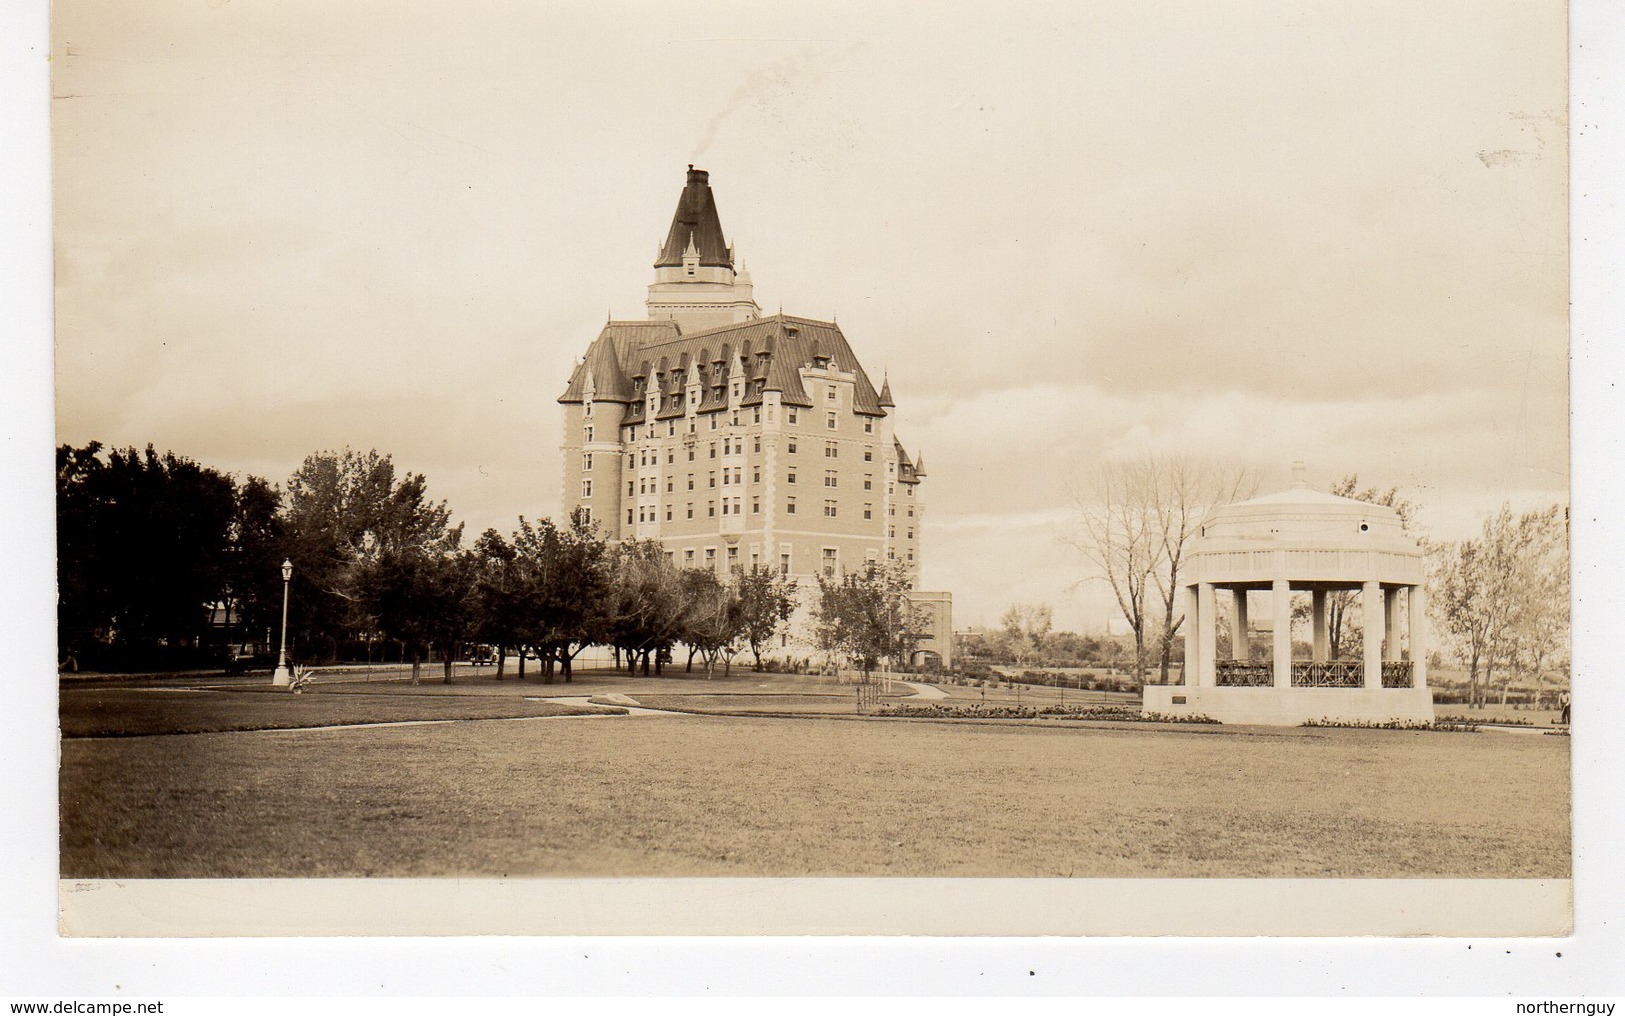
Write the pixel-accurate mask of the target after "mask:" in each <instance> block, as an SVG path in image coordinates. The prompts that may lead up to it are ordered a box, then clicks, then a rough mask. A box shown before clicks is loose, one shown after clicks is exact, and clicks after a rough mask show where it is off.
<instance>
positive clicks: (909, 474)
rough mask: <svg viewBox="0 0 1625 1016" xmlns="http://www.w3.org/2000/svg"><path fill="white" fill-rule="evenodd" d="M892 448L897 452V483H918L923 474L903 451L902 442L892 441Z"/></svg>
mask: <svg viewBox="0 0 1625 1016" xmlns="http://www.w3.org/2000/svg"><path fill="white" fill-rule="evenodd" d="M892 448H893V449H894V450H895V451H896V452H897V480H898V482H899V483H919V482H920V477H922V476H924V475H925V474H924V473H923V472H921V471H920V470H919V468H917V467H916V466H915V465H914V463H913V461H911V460H910V459H909V457H908V452H906V451H904V450H903V442H901V441H898V440H897V439H895V438H893V439H892Z"/></svg>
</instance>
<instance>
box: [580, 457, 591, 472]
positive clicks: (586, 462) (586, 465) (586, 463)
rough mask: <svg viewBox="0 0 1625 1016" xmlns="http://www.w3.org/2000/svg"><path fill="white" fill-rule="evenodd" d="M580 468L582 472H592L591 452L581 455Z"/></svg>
mask: <svg viewBox="0 0 1625 1016" xmlns="http://www.w3.org/2000/svg"><path fill="white" fill-rule="evenodd" d="M581 468H582V470H583V471H584V472H588V473H590V472H592V452H588V453H587V454H585V455H583V456H581Z"/></svg>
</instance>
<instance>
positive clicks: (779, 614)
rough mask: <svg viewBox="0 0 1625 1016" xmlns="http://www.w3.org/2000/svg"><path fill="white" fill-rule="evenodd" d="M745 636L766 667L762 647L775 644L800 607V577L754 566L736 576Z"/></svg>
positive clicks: (758, 660)
mask: <svg viewBox="0 0 1625 1016" xmlns="http://www.w3.org/2000/svg"><path fill="white" fill-rule="evenodd" d="M734 581H735V585H736V587H737V594H736V595H737V598H738V601H739V620H740V629H741V637H743V638H744V640H745V644H746V645H748V646H749V647H750V652H751V655H752V656H754V657H755V658H756V669H757V670H761V669H762V649H763V648H764V647H766V646H767V645H769V644H771V642H772V641H773V637H774V636H775V635H777V634H778V633H779V631H780V630H781V629H782V628H783V626H784V624H785V623H786V622H787V621H789V620H790V616H791V615H792V614H794V613H795V610H796V580H795V579H792V578H789V577H788V576H783V575H780V574H779V573H777V572H775V571H774V570H773V569H771V568H764V567H762V566H761V565H751V566H750V568H749V570H746V571H740V572H738V573H737V575H736V576H735V580H734Z"/></svg>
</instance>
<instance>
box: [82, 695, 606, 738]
mask: <svg viewBox="0 0 1625 1016" xmlns="http://www.w3.org/2000/svg"><path fill="white" fill-rule="evenodd" d="M341 687H343V686H341ZM373 687H375V688H378V689H379V693H378V694H374V695H366V696H361V695H352V694H334V693H333V692H332V691H331V690H325V689H320V688H318V689H312V690H307V691H305V692H303V693H302V694H299V695H294V694H291V693H290V692H288V691H287V690H286V689H278V690H272V689H270V688H242V689H237V690H232V691H190V690H185V689H172V688H146V689H143V688H67V689H63V691H62V699H61V711H60V717H61V724H62V735H63V736H64V737H68V738H75V737H123V736H137V735H143V734H174V733H198V732H206V731H228V730H239V731H240V730H280V729H284V728H291V727H324V726H330V725H334V724H341V723H391V722H399V721H403V720H447V719H494V718H499V717H519V716H567V715H574V714H579V713H585V712H602V711H604V710H599V709H592V710H587V709H579V708H576V707H573V706H562V705H557V704H555V703H552V702H527V701H525V700H524V699H523V698H520V697H518V696H511V697H506V698H479V697H475V696H449V695H444V694H441V695H435V696H432V697H431V696H429V695H411V694H403V692H404V691H410V690H411V689H410V688H409V687H408V688H403V687H402V686H400V685H379V686H373ZM452 687H453V688H455V687H456V686H455V685H453V686H452Z"/></svg>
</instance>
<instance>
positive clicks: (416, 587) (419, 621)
mask: <svg viewBox="0 0 1625 1016" xmlns="http://www.w3.org/2000/svg"><path fill="white" fill-rule="evenodd" d="M472 561H473V558H472V555H467V554H463V553H460V552H458V551H457V549H456V545H455V541H446V542H444V543H442V544H441V545H439V546H436V547H428V548H425V547H417V546H399V547H396V546H391V547H385V548H383V549H382V550H380V551H379V552H378V553H377V554H374V555H371V556H370V557H368V558H367V559H365V560H364V561H362V562H361V563H360V564H359V565H358V566H357V568H356V572H355V588H356V591H357V597H356V598H357V602H358V604H360V605H361V607H362V609H364V610H365V611H366V612H367V615H368V618H369V620H370V622H371V623H372V624H373V625H375V626H376V627H377V628H378V630H379V631H381V632H382V633H383V634H384V635H385V636H387V637H388V638H391V639H396V640H398V641H400V642H402V643H404V644H405V645H406V647H407V650H408V652H409V653H410V654H411V660H412V683H413V684H417V683H418V681H419V679H420V676H421V669H422V664H423V660H424V658H425V656H426V654H427V652H428V649H429V647H430V645H431V644H435V645H438V646H439V647H440V649H441V652H442V655H443V660H444V663H445V677H444V680H445V682H446V683H448V684H449V683H450V682H451V668H452V660H453V659H454V657H455V654H456V649H457V642H458V640H459V637H460V635H461V634H462V633H463V632H464V631H465V630H466V629H467V627H468V625H469V624H470V623H471V621H472V619H473V609H472V600H473V586H474V582H473V568H472Z"/></svg>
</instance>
